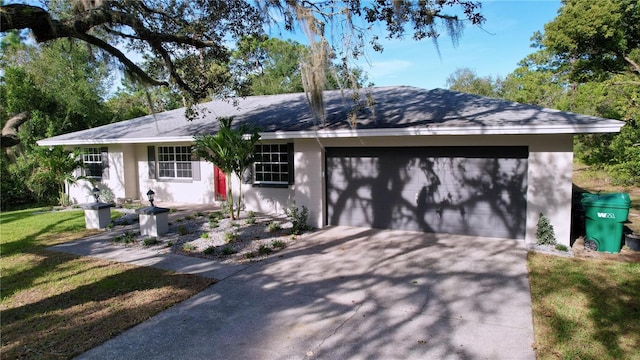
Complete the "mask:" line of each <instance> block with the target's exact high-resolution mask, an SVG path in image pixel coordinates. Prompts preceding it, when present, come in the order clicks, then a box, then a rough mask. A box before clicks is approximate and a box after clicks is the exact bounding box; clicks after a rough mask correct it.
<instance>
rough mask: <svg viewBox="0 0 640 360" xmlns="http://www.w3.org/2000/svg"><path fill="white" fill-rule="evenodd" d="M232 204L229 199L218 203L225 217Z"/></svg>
mask: <svg viewBox="0 0 640 360" xmlns="http://www.w3.org/2000/svg"><path fill="white" fill-rule="evenodd" d="M231 209H232V205H231V203H230V202H229V201H224V202H222V203H221V204H220V211H221V212H222V214H224V215H223V216H224V217H227V216H228V215H229V213H230V212H231Z"/></svg>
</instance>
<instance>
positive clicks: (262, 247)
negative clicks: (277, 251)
mask: <svg viewBox="0 0 640 360" xmlns="http://www.w3.org/2000/svg"><path fill="white" fill-rule="evenodd" d="M272 252H273V249H271V248H270V247H268V246H267V245H265V244H262V245H260V247H258V255H268V254H271V253H272Z"/></svg>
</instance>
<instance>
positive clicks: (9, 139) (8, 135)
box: [0, 111, 31, 149]
mask: <svg viewBox="0 0 640 360" xmlns="http://www.w3.org/2000/svg"><path fill="white" fill-rule="evenodd" d="M30 118H31V112H29V111H23V112H21V113H20V114H17V115H14V116H13V117H12V118H10V119H9V120H7V122H6V123H5V124H4V127H3V128H2V138H1V140H0V146H1V147H2V148H3V149H4V148H8V147H12V146H16V145H18V144H20V138H19V137H18V130H19V129H20V126H21V125H22V124H24V123H25V122H27V121H28V120H29V119H30Z"/></svg>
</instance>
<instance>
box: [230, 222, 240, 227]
mask: <svg viewBox="0 0 640 360" xmlns="http://www.w3.org/2000/svg"><path fill="white" fill-rule="evenodd" d="M231 226H232V227H235V228H237V227H239V226H240V224H238V223H236V222H232V223H231Z"/></svg>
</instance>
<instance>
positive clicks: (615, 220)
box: [581, 193, 631, 253]
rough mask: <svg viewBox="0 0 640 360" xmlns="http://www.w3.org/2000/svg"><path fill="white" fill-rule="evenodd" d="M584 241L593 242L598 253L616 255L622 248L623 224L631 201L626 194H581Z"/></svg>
mask: <svg viewBox="0 0 640 360" xmlns="http://www.w3.org/2000/svg"><path fill="white" fill-rule="evenodd" d="M581 203H582V206H583V207H584V214H585V229H586V236H585V241H589V240H591V241H594V242H595V243H596V245H597V247H598V251H600V252H609V253H617V252H620V248H622V234H623V229H624V223H625V222H626V221H627V216H629V208H630V207H631V199H630V198H629V194H627V193H612V194H588V193H586V194H582V201H581Z"/></svg>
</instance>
